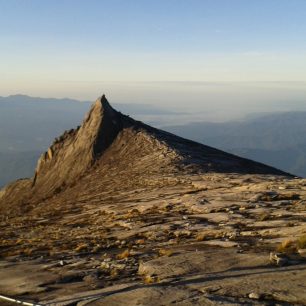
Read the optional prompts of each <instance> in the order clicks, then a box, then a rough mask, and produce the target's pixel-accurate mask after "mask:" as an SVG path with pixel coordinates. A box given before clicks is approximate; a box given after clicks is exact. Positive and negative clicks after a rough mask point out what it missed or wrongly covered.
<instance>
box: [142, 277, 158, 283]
mask: <svg viewBox="0 0 306 306" xmlns="http://www.w3.org/2000/svg"><path fill="white" fill-rule="evenodd" d="M143 281H144V283H145V284H147V285H149V284H154V283H158V282H159V278H158V277H157V276H151V275H145V276H144V278H143Z"/></svg>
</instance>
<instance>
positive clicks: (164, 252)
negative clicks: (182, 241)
mask: <svg viewBox="0 0 306 306" xmlns="http://www.w3.org/2000/svg"><path fill="white" fill-rule="evenodd" d="M158 254H159V256H168V257H169V256H171V255H173V251H172V250H169V249H159V250H158Z"/></svg>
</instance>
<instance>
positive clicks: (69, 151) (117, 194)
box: [0, 97, 306, 305]
mask: <svg viewBox="0 0 306 306" xmlns="http://www.w3.org/2000/svg"><path fill="white" fill-rule="evenodd" d="M305 210H306V180H304V179H300V178H293V177H292V176H290V175H288V174H286V173H283V172H281V171H279V170H277V169H274V168H271V167H268V166H265V165H262V164H259V163H255V162H252V161H249V160H245V159H242V158H239V157H236V156H234V155H231V154H227V153H225V152H222V151H219V150H216V149H213V148H210V147H206V146H203V145H200V144H197V143H194V142H192V141H189V140H185V139H182V138H180V137H177V136H175V135H172V134H169V133H166V132H163V131H160V130H157V129H154V128H152V127H149V126H147V125H145V124H143V123H141V122H137V121H134V120H133V119H131V118H129V117H127V116H124V115H122V114H120V113H119V112H117V111H115V110H114V109H112V108H111V106H110V105H109V103H108V102H107V100H106V98H105V97H102V98H100V99H98V100H97V101H96V103H95V104H94V105H93V107H92V109H91V110H90V112H89V114H88V115H87V117H86V119H85V120H84V122H83V124H82V126H81V127H79V128H78V129H76V130H71V131H69V132H66V133H65V134H64V135H63V136H61V137H59V138H58V139H57V140H56V141H55V142H54V143H53V144H52V145H51V147H50V149H49V150H48V151H47V152H46V153H45V154H43V156H42V157H41V159H40V161H39V162H38V165H37V169H36V173H35V175H34V177H33V178H31V179H26V180H20V181H17V182H15V183H13V184H11V185H9V186H6V187H5V188H4V189H3V190H1V191H0V211H1V217H0V230H1V237H0V239H1V240H0V256H1V261H0V279H1V282H0V294H3V295H8V296H13V297H15V298H19V299H21V300H28V301H36V302H39V303H41V304H42V305H45V304H46V305H301V304H306V295H305V292H306V288H305V283H306V265H305V255H304V254H305V248H306V238H305V235H306V224H305ZM303 252H304V253H303ZM271 254H272V255H271ZM278 258H283V259H278ZM280 262H282V264H281V265H280V264H279V263H280Z"/></svg>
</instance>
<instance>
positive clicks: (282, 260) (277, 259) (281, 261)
mask: <svg viewBox="0 0 306 306" xmlns="http://www.w3.org/2000/svg"><path fill="white" fill-rule="evenodd" d="M270 262H271V263H275V264H276V265H277V266H280V267H281V266H284V265H286V264H288V258H287V256H286V255H285V254H282V253H273V252H271V253H270Z"/></svg>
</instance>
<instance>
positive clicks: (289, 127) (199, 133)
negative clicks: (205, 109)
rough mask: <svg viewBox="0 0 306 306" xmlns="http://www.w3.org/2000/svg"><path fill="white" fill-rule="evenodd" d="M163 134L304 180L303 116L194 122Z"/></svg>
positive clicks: (305, 137) (305, 141)
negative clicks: (286, 172)
mask: <svg viewBox="0 0 306 306" xmlns="http://www.w3.org/2000/svg"><path fill="white" fill-rule="evenodd" d="M163 128H164V129H165V130H167V131H169V132H171V133H175V134H177V135H180V136H183V137H186V138H189V139H192V140H195V141H199V142H202V143H205V144H207V145H210V146H214V147H217V148H219V149H222V150H225V151H229V152H232V153H234V154H237V155H240V156H243V157H247V158H250V159H253V160H256V161H260V162H263V163H265V164H269V165H271V166H274V167H276V168H279V169H282V170H285V171H288V172H290V173H293V174H295V175H299V176H303V177H305V176H306V112H285V113H275V114H264V115H261V116H260V115H258V116H250V117H248V118H246V119H245V120H243V121H239V122H225V123H209V122H197V123H191V124H186V125H177V126H166V127H163Z"/></svg>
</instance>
